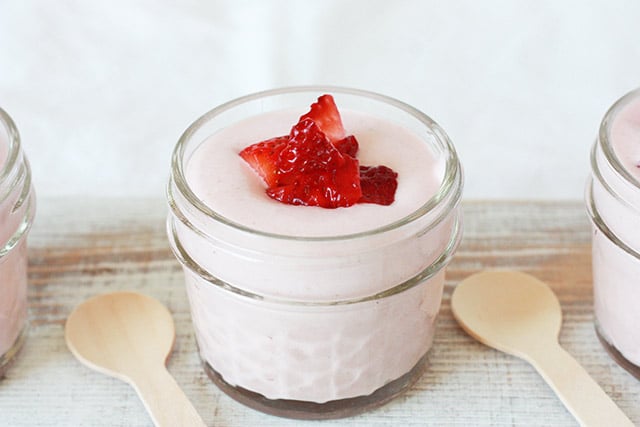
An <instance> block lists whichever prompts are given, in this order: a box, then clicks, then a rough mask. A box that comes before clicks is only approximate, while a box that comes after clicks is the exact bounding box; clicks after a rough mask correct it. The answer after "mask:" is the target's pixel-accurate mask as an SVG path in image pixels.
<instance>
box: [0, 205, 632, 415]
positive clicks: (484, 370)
mask: <svg viewBox="0 0 640 427" xmlns="http://www.w3.org/2000/svg"><path fill="white" fill-rule="evenodd" d="M464 211H465V218H464V221H465V234H464V239H463V242H462V245H461V247H460V249H459V250H458V252H457V254H456V256H455V258H454V260H453V262H452V263H451V265H450V267H449V269H448V278H447V283H446V289H445V298H444V300H443V304H442V311H441V316H440V319H439V322H438V331H437V333H436V338H435V343H434V347H433V349H432V350H431V352H430V356H429V364H430V366H429V369H428V371H427V372H426V373H425V375H424V376H423V378H422V379H421V380H420V381H419V382H418V383H417V384H416V386H415V387H414V388H413V389H412V390H410V391H409V392H408V393H406V394H405V395H403V396H402V397H400V398H398V399H396V400H395V401H393V402H391V403H390V404H388V405H386V406H384V407H382V408H379V409H378V410H376V411H373V412H371V413H368V414H365V415H361V416H358V417H354V418H350V419H347V420H337V421H327V422H323V423H322V424H323V425H324V426H387V425H404V426H418V425H420V426H423V425H437V426H470V425H474V426H483V425H485V426H489V425H498V426H499V425H509V426H512V425H527V426H530V425H534V426H535V425H540V426H550V425H553V426H572V425H575V421H574V419H573V417H572V416H571V415H570V414H569V413H568V412H567V411H566V410H565V409H564V407H563V406H562V404H561V403H560V402H559V401H558V399H557V398H556V396H555V395H554V393H553V392H552V391H551V390H550V389H549V387H548V386H547V385H546V384H545V383H544V381H543V380H542V379H541V378H540V377H539V376H538V374H537V373H536V372H535V371H534V370H533V368H531V367H530V366H529V365H528V364H527V363H526V362H524V361H522V360H519V359H517V358H514V357H512V356H508V355H505V354H502V353H500V352H497V351H495V350H492V349H490V348H488V347H485V346H483V345H482V344H479V343H477V342H476V341H474V340H473V339H471V338H470V337H469V336H467V335H466V334H465V333H464V332H463V331H462V330H461V329H460V328H459V327H458V325H457V324H456V322H455V320H454V319H453V317H452V315H451V310H450V306H449V297H450V294H451V290H452V289H453V287H454V286H455V285H456V284H457V283H458V282H459V281H461V280H462V279H464V278H465V277H467V276H468V275H469V274H472V273H475V272H477V271H480V270H483V269H486V268H495V267H500V268H510V269H517V270H522V271H525V272H527V273H530V274H533V275H535V276H536V277H538V278H539V279H541V280H543V281H545V282H547V283H548V284H550V285H551V287H552V288H553V290H554V291H555V292H556V294H557V295H558V297H559V300H560V303H561V305H562V308H563V317H564V324H563V329H562V331H561V334H560V342H561V344H562V346H563V347H564V348H565V349H566V350H567V351H568V352H569V353H570V354H571V355H573V356H574V357H575V358H576V359H577V360H578V362H579V363H580V364H582V366H584V367H585V369H586V370H587V372H588V373H589V374H590V375H591V376H592V377H593V378H594V379H595V380H596V381H597V382H598V383H599V384H600V385H601V386H602V388H603V389H604V390H605V392H606V393H607V394H608V395H609V396H610V397H611V398H612V399H613V400H614V401H615V402H616V403H617V404H618V405H619V406H620V407H621V408H622V410H623V411H624V412H625V413H626V414H627V416H628V417H629V418H631V420H632V421H634V422H635V423H636V424H638V425H640V403H639V402H640V381H638V380H636V379H635V378H633V377H632V376H631V375H629V374H628V373H626V371H624V370H623V369H622V368H620V367H619V366H618V365H616V364H615V363H614V362H613V361H612V360H611V359H610V358H609V356H608V355H607V354H606V353H605V351H604V349H603V348H602V347H601V346H600V344H599V342H598V340H597V338H596V335H595V332H594V328H593V314H592V307H591V306H592V302H593V301H592V295H591V260H590V237H591V236H590V233H591V231H590V226H589V223H588V219H587V217H586V214H585V211H584V208H583V206H582V203H580V202H508V201H507V202H494V201H487V202H476V201H472V202H466V203H465V204H464ZM165 214H166V208H165V204H164V201H163V200H162V199H161V198H158V199H153V200H147V199H144V200H141V199H126V200H120V199H95V200H86V199H76V198H55V199H44V200H40V201H39V210H38V214H37V218H36V224H35V226H34V229H33V230H32V232H31V234H30V237H29V244H30V290H29V298H30V301H29V302H30V317H31V328H30V332H29V336H28V338H27V342H26V345H25V347H24V348H23V351H22V352H21V354H20V355H19V357H18V359H17V360H16V362H15V363H14V364H13V365H12V366H11V368H10V369H9V371H8V372H7V377H6V378H5V379H4V380H2V381H1V382H0V425H2V426H17V427H18V426H20V427H21V426H34V425H37V426H45V427H46V426H71V425H73V426H114V427H124V426H150V425H152V423H151V419H150V418H149V417H148V415H147V414H146V412H145V410H144V407H143V406H142V403H140V401H139V400H138V399H137V397H136V395H135V392H134V391H133V390H132V389H131V388H130V387H129V386H127V385H126V384H124V383H121V382H120V381H118V380H116V379H112V378H109V377H105V376H103V375H100V374H98V373H96V372H94V371H91V370H89V369H88V368H86V367H84V366H83V365H81V364H80V363H78V362H77V361H76V360H75V359H74V358H73V356H72V355H71V353H69V351H68V350H67V348H66V346H65V342H64V321H65V319H66V317H67V316H68V315H69V313H70V312H71V311H72V309H73V308H74V307H75V306H76V305H77V304H79V303H80V302H82V301H84V300H85V299H87V298H89V297H91V296H93V295H97V294H100V293H104V292H111V291H117V290H132V291H136V292H141V293H145V294H147V295H150V296H153V297H155V298H157V299H158V300H160V301H161V302H163V303H164V304H165V305H166V306H167V307H168V308H169V310H170V311H171V312H172V314H173V316H174V320H175V323H176V347H175V349H174V352H173V355H172V357H171V360H170V362H169V365H168V366H169V371H170V372H171V374H172V375H173V376H174V377H175V378H176V380H177V382H178V383H179V384H180V386H181V387H182V388H183V389H184V390H185V393H186V394H187V395H188V397H189V398H190V400H191V401H192V402H193V404H194V406H195V407H196V409H197V410H198V412H199V413H200V415H201V416H202V418H203V419H204V421H205V422H206V424H207V425H210V426H213V425H216V426H300V425H309V426H311V425H317V423H312V422H309V423H301V422H300V421H293V420H286V419H281V418H276V417H272V416H267V415H264V414H261V413H258V412H255V411H252V410H250V409H247V408H245V407H243V406H241V405H240V404H237V403H235V401H233V400H231V399H230V398H228V397H227V396H226V395H224V394H223V393H221V392H220V391H219V390H218V389H217V388H216V387H215V386H214V385H213V384H212V383H211V381H210V380H209V379H208V377H207V376H206V374H205V373H204V371H203V370H202V368H201V366H200V362H199V360H198V356H197V354H196V350H195V341H194V338H193V334H192V329H191V323H190V318H189V308H188V303H187V298H186V294H185V291H184V287H183V284H182V271H181V269H180V266H179V265H178V263H177V262H176V261H175V260H174V258H173V256H172V254H171V251H170V249H169V247H168V243H167V240H166V238H165V232H164V217H165Z"/></svg>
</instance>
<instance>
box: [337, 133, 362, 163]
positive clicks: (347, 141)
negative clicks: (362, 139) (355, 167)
mask: <svg viewBox="0 0 640 427" xmlns="http://www.w3.org/2000/svg"><path fill="white" fill-rule="evenodd" d="M333 145H334V146H335V147H336V149H337V150H338V151H339V152H340V153H342V154H343V155H347V156H351V157H353V158H354V159H355V158H356V154H358V140H357V139H356V137H355V136H353V135H349V136H346V137H344V138H342V139H341V140H340V141H337V142H335V143H334V144H333Z"/></svg>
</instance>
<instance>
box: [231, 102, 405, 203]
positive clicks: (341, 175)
mask: <svg viewBox="0 0 640 427" xmlns="http://www.w3.org/2000/svg"><path fill="white" fill-rule="evenodd" d="M357 153H358V141H357V140H356V138H355V137H354V136H353V135H348V136H347V135H346V132H345V130H344V127H343V126H342V120H341V119H340V114H339V112H338V109H337V108H336V104H335V102H334V101H333V97H332V96H331V95H322V96H321V97H320V98H318V101H317V102H315V103H314V104H312V105H311V110H310V111H309V112H308V113H307V114H304V115H303V116H301V117H300V120H299V121H298V123H296V124H295V125H294V126H293V127H292V128H291V132H290V133H289V135H285V136H279V137H276V138H272V139H268V140H266V141H262V142H258V143H257V144H253V145H250V146H248V147H246V148H245V149H243V150H242V151H241V152H240V156H241V157H242V158H243V159H244V160H245V161H246V162H247V163H248V164H249V165H250V166H251V167H252V168H253V169H254V170H255V172H256V173H257V174H258V175H259V176H260V177H261V178H262V180H263V181H264V182H265V183H266V184H267V190H266V193H267V195H268V196H269V197H271V198H273V199H275V200H278V201H280V202H282V203H288V204H292V205H306V206H321V207H324V208H338V207H348V206H351V205H354V204H356V203H377V204H381V205H390V204H391V203H393V201H394V198H395V192H396V188H397V187H398V181H397V179H396V178H397V176H398V174H397V173H395V172H394V171H393V170H391V169H390V168H388V167H386V166H360V165H359V162H358V160H357V159H356V155H357Z"/></svg>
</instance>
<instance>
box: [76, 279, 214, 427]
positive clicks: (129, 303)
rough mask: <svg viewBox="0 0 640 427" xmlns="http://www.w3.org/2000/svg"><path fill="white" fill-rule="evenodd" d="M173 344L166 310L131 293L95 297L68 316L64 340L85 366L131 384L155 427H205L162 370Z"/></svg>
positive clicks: (151, 300)
mask: <svg viewBox="0 0 640 427" xmlns="http://www.w3.org/2000/svg"><path fill="white" fill-rule="evenodd" d="M174 339H175V327H174V324H173V318H172V317H171V313H169V310H167V308H166V307H165V306H164V305H162V304H161V303H160V302H159V301H157V300H155V299H153V298H151V297H148V296H145V295H142V294H138V293H134V292H116V293H111V294H105V295H99V296H96V297H93V298H91V299H89V300H87V301H85V302H84V303H82V304H80V305H79V306H78V307H76V309H75V310H74V311H73V312H72V313H71V315H69V317H68V319H67V322H66V325H65V340H66V342H67V346H68V347H69V350H70V351H71V353H73V355H74V356H75V357H76V358H77V359H78V360H79V361H80V362H82V363H83V364H85V365H87V366H89V367H90V368H92V369H95V370H97V371H99V372H102V373H104V374H107V375H110V376H113V377H116V378H118V379H121V380H122V381H125V382H127V383H129V384H131V385H132V386H133V387H134V389H135V390H136V391H137V393H138V395H139V396H140V398H141V399H142V401H143V403H144V405H145V407H146V408H147V411H148V412H149V414H150V415H151V418H152V419H153V422H154V424H155V425H156V426H167V427H169V426H180V425H188V426H204V422H203V421H202V419H201V418H200V416H199V415H198V414H197V412H196V410H195V409H194V408H193V406H192V405H191V403H190V402H189V400H188V399H187V397H186V396H185V395H184V393H183V392H182V390H181V389H180V387H179V386H178V384H177V383H176V382H175V380H174V379H173V377H171V375H170V374H169V372H168V371H167V369H166V366H165V363H166V361H167V359H168V358H169V355H170V354H171V350H172V348H173V343H174Z"/></svg>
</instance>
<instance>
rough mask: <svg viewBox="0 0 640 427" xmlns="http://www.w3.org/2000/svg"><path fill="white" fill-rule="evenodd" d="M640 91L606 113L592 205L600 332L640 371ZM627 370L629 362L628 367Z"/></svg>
mask: <svg viewBox="0 0 640 427" xmlns="http://www.w3.org/2000/svg"><path fill="white" fill-rule="evenodd" d="M639 166H640V93H639V92H634V93H631V94H629V95H627V96H626V97H624V98H622V99H621V100H620V101H619V102H618V103H616V104H615V105H614V106H613V107H612V108H611V110H610V111H609V112H608V113H607V115H606V116H605V119H604V120H603V124H602V127H601V129H600V135H599V138H598V141H597V143H596V145H595V146H594V150H593V154H592V170H593V176H594V179H593V184H592V186H590V188H589V194H588V203H589V207H590V212H591V214H592V219H593V222H594V236H593V281H594V303H595V317H596V322H597V326H598V333H599V334H600V336H601V338H602V339H603V340H604V341H605V342H606V343H607V344H608V345H610V346H611V348H609V349H610V350H613V351H612V352H613V353H614V354H615V355H616V356H618V357H619V356H622V357H623V358H624V359H625V360H624V363H623V364H625V365H626V364H627V363H628V362H630V363H631V364H633V365H636V368H633V367H631V370H632V372H633V371H635V372H634V373H635V374H636V375H640V371H638V370H637V366H640V329H639V328H638V324H640V281H639V278H640V227H639V224H640V167H639ZM627 367H628V368H629V367H630V366H627Z"/></svg>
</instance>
